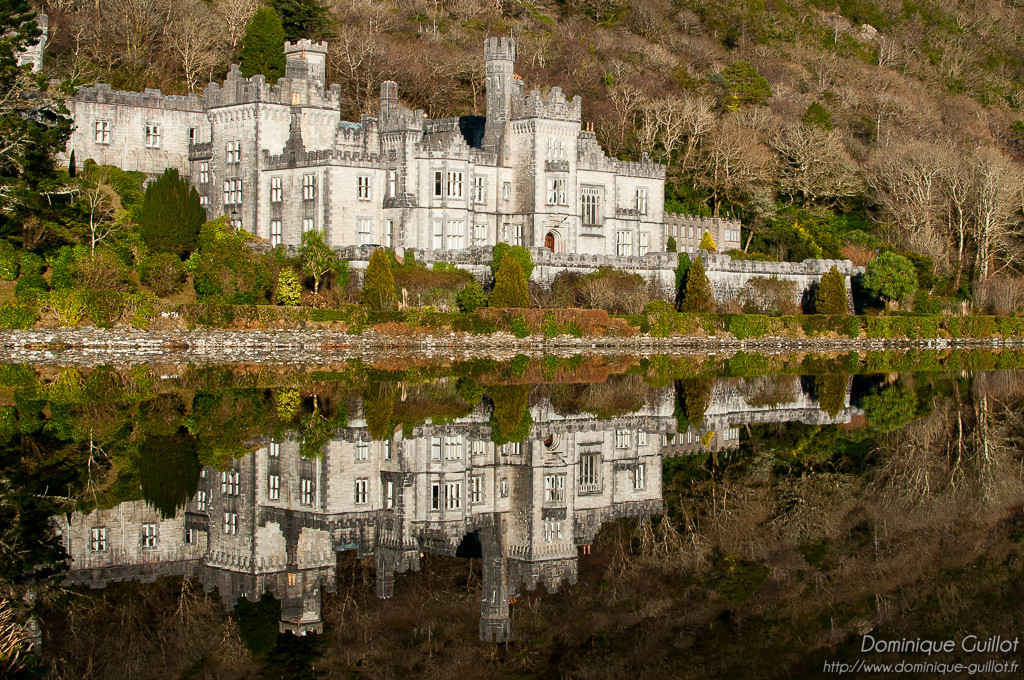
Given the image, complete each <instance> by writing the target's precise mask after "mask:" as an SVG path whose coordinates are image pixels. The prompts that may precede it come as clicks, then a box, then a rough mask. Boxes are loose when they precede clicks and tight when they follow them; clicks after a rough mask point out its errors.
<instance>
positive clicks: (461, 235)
mask: <svg viewBox="0 0 1024 680" xmlns="http://www.w3.org/2000/svg"><path fill="white" fill-rule="evenodd" d="M465 247H466V223H465V222H463V221H462V220H451V221H450V222H448V250H461V249H462V248H465Z"/></svg>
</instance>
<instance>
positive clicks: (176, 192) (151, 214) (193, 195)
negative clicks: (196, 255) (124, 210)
mask: <svg viewBox="0 0 1024 680" xmlns="http://www.w3.org/2000/svg"><path fill="white" fill-rule="evenodd" d="M205 219H206V210H205V209H204V208H203V206H202V205H201V204H200V203H199V194H198V193H197V192H196V190H195V189H194V188H190V187H189V185H188V182H186V181H185V180H184V179H183V178H181V177H180V176H179V175H178V171H177V170H176V169H174V168H168V169H167V170H165V171H164V174H163V175H161V176H160V177H158V178H157V179H156V181H155V182H151V183H150V184H149V186H147V187H146V195H145V197H144V198H143V200H142V209H141V210H140V211H139V230H140V232H141V234H142V238H143V240H145V242H146V245H147V246H148V247H149V249H150V250H153V251H157V252H164V251H170V252H174V253H178V254H179V255H184V254H186V253H188V252H191V251H192V250H194V249H195V247H196V244H197V239H198V237H199V233H200V229H201V227H202V225H203V221H204V220H205Z"/></svg>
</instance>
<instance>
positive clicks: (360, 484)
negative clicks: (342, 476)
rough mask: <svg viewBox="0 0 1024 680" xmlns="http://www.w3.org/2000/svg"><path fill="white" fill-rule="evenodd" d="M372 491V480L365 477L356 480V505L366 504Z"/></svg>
mask: <svg viewBox="0 0 1024 680" xmlns="http://www.w3.org/2000/svg"><path fill="white" fill-rule="evenodd" d="M369 493H370V480H369V479H366V478H365V477H363V478H361V479H357V480H356V496H355V500H356V505H364V504H365V503H366V498H367V497H368V496H369Z"/></svg>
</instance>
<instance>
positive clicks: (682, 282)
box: [675, 253, 692, 305]
mask: <svg viewBox="0 0 1024 680" xmlns="http://www.w3.org/2000/svg"><path fill="white" fill-rule="evenodd" d="M691 266H692V263H691V262H690V256H689V255H687V254H686V253H679V254H678V255H676V269H675V275H676V304H677V305H678V304H681V303H682V300H683V295H684V294H685V293H686V274H687V273H688V272H689V271H690V267H691Z"/></svg>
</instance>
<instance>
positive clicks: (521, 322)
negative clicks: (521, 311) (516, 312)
mask: <svg viewBox="0 0 1024 680" xmlns="http://www.w3.org/2000/svg"><path fill="white" fill-rule="evenodd" d="M512 334H513V335H515V336H516V337H517V338H519V339H522V338H527V337H529V336H530V327H529V326H528V325H526V319H524V318H523V317H521V316H517V317H515V318H514V319H512Z"/></svg>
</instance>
